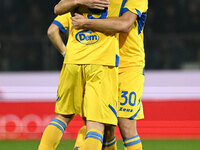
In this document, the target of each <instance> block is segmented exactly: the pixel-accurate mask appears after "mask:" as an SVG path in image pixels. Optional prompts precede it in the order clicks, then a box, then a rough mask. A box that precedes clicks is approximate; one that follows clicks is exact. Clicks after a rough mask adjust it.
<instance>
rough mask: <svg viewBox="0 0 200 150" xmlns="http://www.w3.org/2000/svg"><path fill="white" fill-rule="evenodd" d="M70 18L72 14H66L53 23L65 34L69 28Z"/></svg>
mask: <svg viewBox="0 0 200 150" xmlns="http://www.w3.org/2000/svg"><path fill="white" fill-rule="evenodd" d="M70 18H71V14H70V13H66V14H64V15H60V16H57V17H56V18H55V19H54V21H53V22H52V23H53V24H55V25H57V26H58V27H59V29H60V31H61V32H63V33H65V32H66V30H67V29H68V28H69V23H70Z"/></svg>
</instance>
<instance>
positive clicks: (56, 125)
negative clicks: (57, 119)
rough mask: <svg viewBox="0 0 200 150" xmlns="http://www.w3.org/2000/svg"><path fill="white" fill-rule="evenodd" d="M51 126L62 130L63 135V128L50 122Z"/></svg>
mask: <svg viewBox="0 0 200 150" xmlns="http://www.w3.org/2000/svg"><path fill="white" fill-rule="evenodd" d="M49 125H53V126H56V127H57V128H58V129H60V130H61V131H62V133H64V130H63V128H62V127H61V126H59V125H58V124H56V123H53V122H50V123H49Z"/></svg>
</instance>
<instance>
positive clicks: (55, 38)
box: [47, 23, 65, 56]
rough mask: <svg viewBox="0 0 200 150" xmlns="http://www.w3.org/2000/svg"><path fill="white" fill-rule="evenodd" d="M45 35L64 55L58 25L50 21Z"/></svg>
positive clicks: (63, 46)
mask: <svg viewBox="0 0 200 150" xmlns="http://www.w3.org/2000/svg"><path fill="white" fill-rule="evenodd" d="M47 35H48V37H49V39H50V40H51V42H52V44H53V45H54V46H55V48H56V49H57V50H58V51H59V52H60V53H61V54H62V55H63V56H64V55H65V44H64V42H63V40H62V38H61V36H60V29H59V27H58V26H57V25H55V24H53V23H52V24H51V25H50V26H49V28H48V30H47Z"/></svg>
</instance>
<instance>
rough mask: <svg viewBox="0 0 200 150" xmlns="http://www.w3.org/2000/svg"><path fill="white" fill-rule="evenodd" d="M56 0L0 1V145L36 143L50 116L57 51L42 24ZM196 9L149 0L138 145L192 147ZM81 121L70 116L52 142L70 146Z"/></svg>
mask: <svg viewBox="0 0 200 150" xmlns="http://www.w3.org/2000/svg"><path fill="white" fill-rule="evenodd" d="M57 2H58V0H57V1H39V0H20V1H17V0H1V1H0V18H1V23H0V150H11V149H15V150H18V149H19V150H25V149H30V150H32V149H37V145H38V143H39V141H38V140H39V139H40V137H41V134H42V131H43V129H44V127H45V126H46V125H47V124H48V122H49V121H50V120H51V118H52V117H53V114H54V102H55V99H56V91H57V85H58V79H59V73H60V69H61V67H62V61H63V58H62V56H61V55H60V54H59V53H58V52H57V50H56V49H55V48H54V47H53V46H52V44H51V43H50V41H49V40H48V38H47V35H46V31H47V28H48V26H49V25H50V24H51V22H52V21H53V19H54V17H55V15H54V14H53V7H54V6H55V4H56V3H57ZM199 10H200V1H199V0H176V1H174V0H162V1H156V0H149V11H148V18H147V21H146V27H145V51H146V73H145V77H146V81H145V87H144V94H143V103H144V111H145V119H144V120H141V121H138V130H139V134H140V135H141V138H142V139H144V150H152V149H154V150H165V149H166V150H167V149H170V150H185V149H187V150H198V149H199V147H200V29H199V27H200V11H199ZM63 38H64V39H65V41H67V35H63ZM82 125H83V122H82V121H81V119H80V118H79V117H76V118H75V119H74V120H73V122H72V123H71V124H70V126H69V128H68V129H67V131H66V132H65V134H64V136H63V139H66V141H65V140H64V141H63V142H62V143H61V146H60V147H59V148H58V149H60V150H62V149H63V150H64V149H72V147H73V142H74V141H73V140H74V139H75V137H76V134H77V131H78V129H79V127H81V126H82ZM116 135H117V137H118V139H120V138H121V137H120V135H119V131H118V130H117V132H116ZM13 140H14V141H13ZM24 140H25V141H24ZM32 140H34V141H32ZM71 140H72V141H71ZM69 143H70V144H71V147H68V148H67V145H68V144H69ZM70 144H69V145H70ZM30 145H32V146H30ZM13 147H14V148H13ZM119 147H120V148H121V149H122V143H121V142H119Z"/></svg>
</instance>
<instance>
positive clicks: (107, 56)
mask: <svg viewBox="0 0 200 150" xmlns="http://www.w3.org/2000/svg"><path fill="white" fill-rule="evenodd" d="M124 1H125V0H110V5H109V7H108V8H105V9H104V10H97V9H90V8H86V7H83V6H81V7H77V8H75V10H74V12H78V13H81V14H83V15H84V16H85V17H87V18H89V19H106V18H109V17H119V15H120V11H121V10H122V8H123V3H124ZM69 15H70V14H69V13H68V14H65V15H62V16H58V17H57V18H56V19H55V20H54V22H53V23H55V24H57V25H58V26H60V29H62V30H63V31H65V30H66V28H67V27H68V28H69V37H68V43H67V46H66V55H65V60H64V63H70V64H100V65H108V66H118V64H119V34H118V33H106V32H105V33H104V32H98V31H91V30H76V29H74V27H73V26H72V22H71V20H70V19H69V18H70V17H69ZM67 16H68V17H69V18H68V19H66V17H67ZM62 30H61V31H62Z"/></svg>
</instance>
